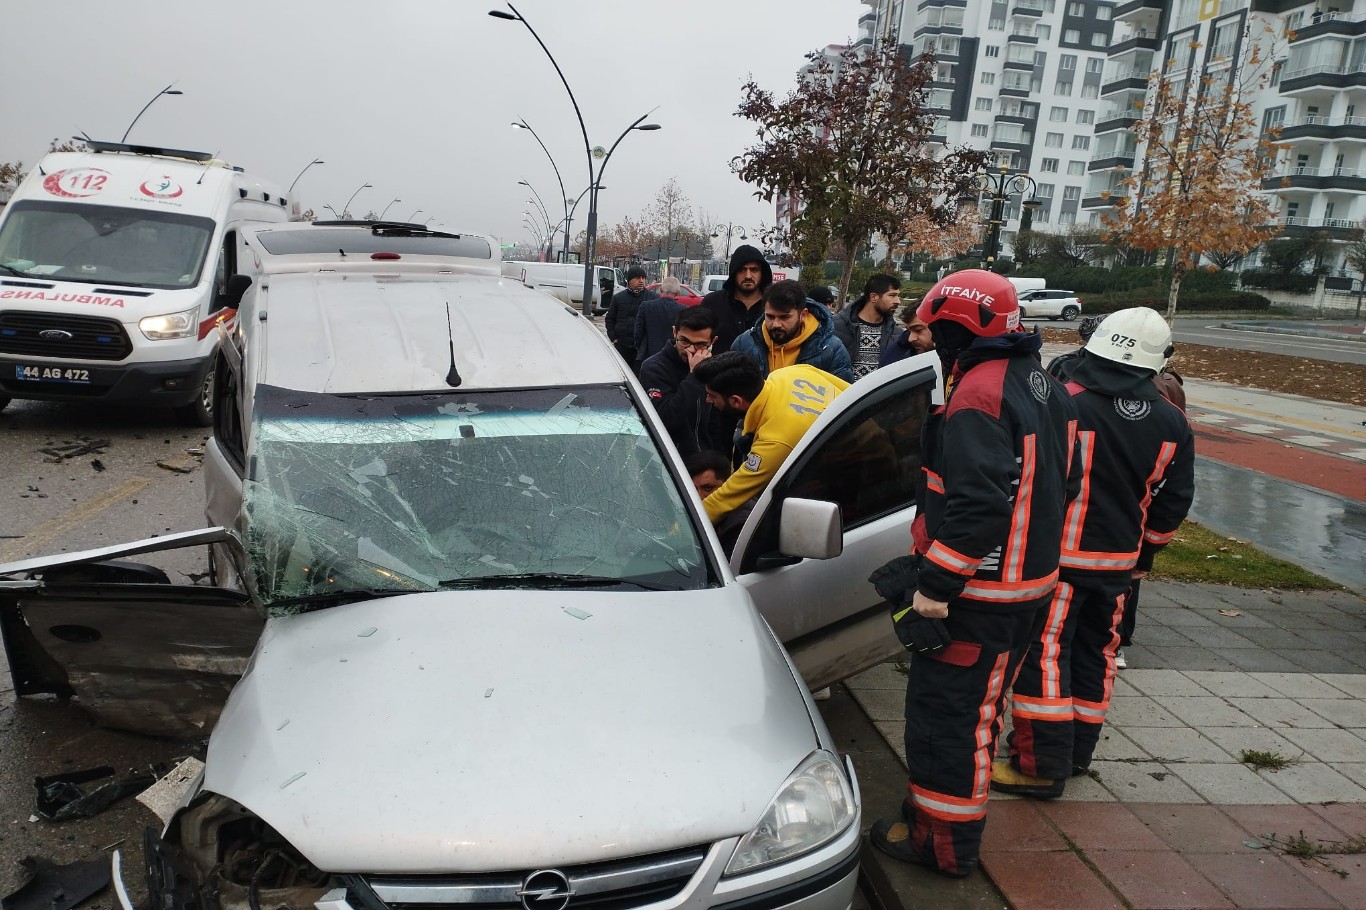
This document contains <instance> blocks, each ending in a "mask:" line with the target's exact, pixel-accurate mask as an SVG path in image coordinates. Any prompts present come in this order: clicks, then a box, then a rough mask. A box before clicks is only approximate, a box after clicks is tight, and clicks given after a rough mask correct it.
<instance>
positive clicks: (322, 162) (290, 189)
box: [285, 158, 327, 195]
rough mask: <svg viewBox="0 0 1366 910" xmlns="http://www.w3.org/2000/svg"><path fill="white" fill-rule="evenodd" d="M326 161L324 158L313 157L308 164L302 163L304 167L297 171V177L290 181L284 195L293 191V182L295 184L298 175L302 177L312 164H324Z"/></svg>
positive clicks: (297, 180)
mask: <svg viewBox="0 0 1366 910" xmlns="http://www.w3.org/2000/svg"><path fill="white" fill-rule="evenodd" d="M326 163H327V162H326V161H324V160H322V159H321V158H314V159H313V160H312V161H310V162H308V164H305V165H304V169H303V170H302V171H299V176H298V177H295V178H294V179H293V180H292V181H290V184H289V189H287V190H285V193H286V195H288V194H290V193H293V192H294V184H296V183H298V182H299V177H302V176H303V175H304V174H305V173H307V172H308V169H309V168H311V167H312V166H313V165H315V164H326Z"/></svg>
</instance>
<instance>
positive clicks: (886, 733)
mask: <svg viewBox="0 0 1366 910" xmlns="http://www.w3.org/2000/svg"><path fill="white" fill-rule="evenodd" d="M873 726H875V727H877V732H879V733H881V734H882V738H883V739H885V740H887V745H889V746H891V748H892V751H893V752H895V753H896V757H897V758H899V759H901V763H902V764H903V765H904V764H906V722H905V721H904V720H882V721H874V722H873Z"/></svg>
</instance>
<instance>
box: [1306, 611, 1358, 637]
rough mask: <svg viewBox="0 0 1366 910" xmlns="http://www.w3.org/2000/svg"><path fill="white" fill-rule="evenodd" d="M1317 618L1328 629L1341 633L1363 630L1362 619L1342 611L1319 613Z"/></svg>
mask: <svg viewBox="0 0 1366 910" xmlns="http://www.w3.org/2000/svg"><path fill="white" fill-rule="evenodd" d="M1315 618H1316V619H1318V620H1319V622H1321V623H1323V624H1324V625H1325V626H1327V627H1328V628H1330V629H1337V630H1338V631H1339V632H1358V631H1360V630H1361V617H1360V616H1355V615H1353V614H1351V613H1345V612H1343V611H1341V610H1331V611H1328V612H1324V613H1319V614H1317V615H1316V617H1315Z"/></svg>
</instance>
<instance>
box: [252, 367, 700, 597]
mask: <svg viewBox="0 0 1366 910" xmlns="http://www.w3.org/2000/svg"><path fill="white" fill-rule="evenodd" d="M255 415H256V416H255V424H254V433H253V448H254V451H253V454H254V458H253V459H252V464H253V469H252V476H251V477H250V478H249V479H248V480H247V483H246V486H245V491H244V501H243V508H244V509H245V510H246V519H247V521H246V525H247V549H248V556H249V561H250V564H251V566H252V570H253V572H254V575H255V578H254V582H255V588H256V593H257V595H258V596H259V597H260V598H261V601H262V603H263V604H264V605H265V606H266V608H267V610H268V611H269V612H272V613H276V614H279V613H291V612H298V611H299V610H301V609H307V608H309V607H308V604H310V603H318V602H320V601H321V602H323V603H326V604H331V603H333V602H344V601H345V599H346V598H341V599H338V600H334V599H333V598H331V597H327V596H323V597H320V595H332V594H344V593H345V592H349V591H355V592H367V593H369V594H381V593H402V592H419V591H437V590H443V589H451V590H453V589H457V588H468V587H471V586H476V585H474V584H473V583H474V582H475V581H476V580H478V581H479V582H480V585H481V586H482V585H484V584H485V583H487V584H486V586H489V587H547V586H553V587H559V588H565V587H574V586H575V578H576V577H582V578H583V587H585V588H590V587H591V588H592V589H594V590H610V589H611V587H612V586H613V582H620V586H621V588H622V589H623V590H628V589H636V590H638V589H640V588H642V587H643V588H649V589H660V588H662V589H667V590H682V589H691V588H697V587H703V586H705V585H708V584H711V583H713V581H712V579H711V578H710V574H709V572H708V570H707V568H706V561H705V559H704V557H703V548H702V544H701V542H700V540H699V538H698V536H697V533H696V531H695V529H694V527H693V524H692V521H691V519H690V517H689V515H688V512H687V510H686V509H685V507H684V505H683V500H682V497H681V495H680V493H679V491H678V487H677V484H676V482H675V481H674V479H673V478H672V477H671V475H670V474H669V471H668V469H667V467H666V466H665V464H664V461H663V459H662V456H661V454H660V452H659V449H658V448H657V447H656V445H655V443H654V441H653V440H652V439H651V438H650V436H649V434H648V432H647V431H646V428H645V425H644V424H643V423H642V422H641V420H640V417H639V415H638V414H637V412H636V410H635V407H634V406H633V405H632V403H631V400H630V398H629V397H628V396H627V395H626V392H625V390H623V389H621V388H620V387H615V388H614V387H593V388H577V389H573V390H565V389H533V390H516V391H503V392H461V393H429V394H407V395H392V396H383V397H359V396H341V395H320V394H316V393H298V392H290V391H287V390H283V389H279V388H274V387H269V386H259V387H258V388H257V393H256V408H255ZM499 579H504V580H505V581H504V583H502V584H499V583H498V580H499ZM538 579H540V582H539V583H538Z"/></svg>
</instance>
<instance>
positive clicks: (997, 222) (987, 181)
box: [977, 165, 1042, 272]
mask: <svg viewBox="0 0 1366 910" xmlns="http://www.w3.org/2000/svg"><path fill="white" fill-rule="evenodd" d="M977 180H978V185H979V186H980V187H981V188H982V189H983V190H990V191H991V217H990V218H989V219H988V221H987V235H986V240H985V241H984V242H983V243H982V258H983V259H984V260H985V262H986V268H987V269H988V270H989V271H993V272H994V271H997V265H998V263H997V261H996V260H997V257H998V256H999V255H1000V253H1001V226H1002V225H1003V224H1004V223H1005V209H1006V203H1007V202H1008V201H1009V200H1010V197H1011V196H1013V195H1015V194H1016V193H1020V194H1021V195H1023V194H1024V193H1026V192H1028V193H1029V195H1030V196H1031V197H1033V196H1034V194H1035V193H1037V192H1038V189H1039V185H1038V184H1037V183H1035V182H1034V178H1033V177H1031V176H1029V175H1028V174H1024V173H1020V174H1011V173H1009V172H1008V171H1007V170H1006V168H1005V166H1004V165H1002V166H1001V170H1000V172H999V173H995V174H993V173H992V172H990V171H984V172H982V173H981V174H978V175H977ZM1021 204H1022V205H1024V206H1025V207H1027V208H1038V207H1039V206H1040V205H1042V203H1040V202H1039V200H1038V199H1034V198H1030V199H1026V200H1024V201H1023V202H1022V203H1021Z"/></svg>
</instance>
